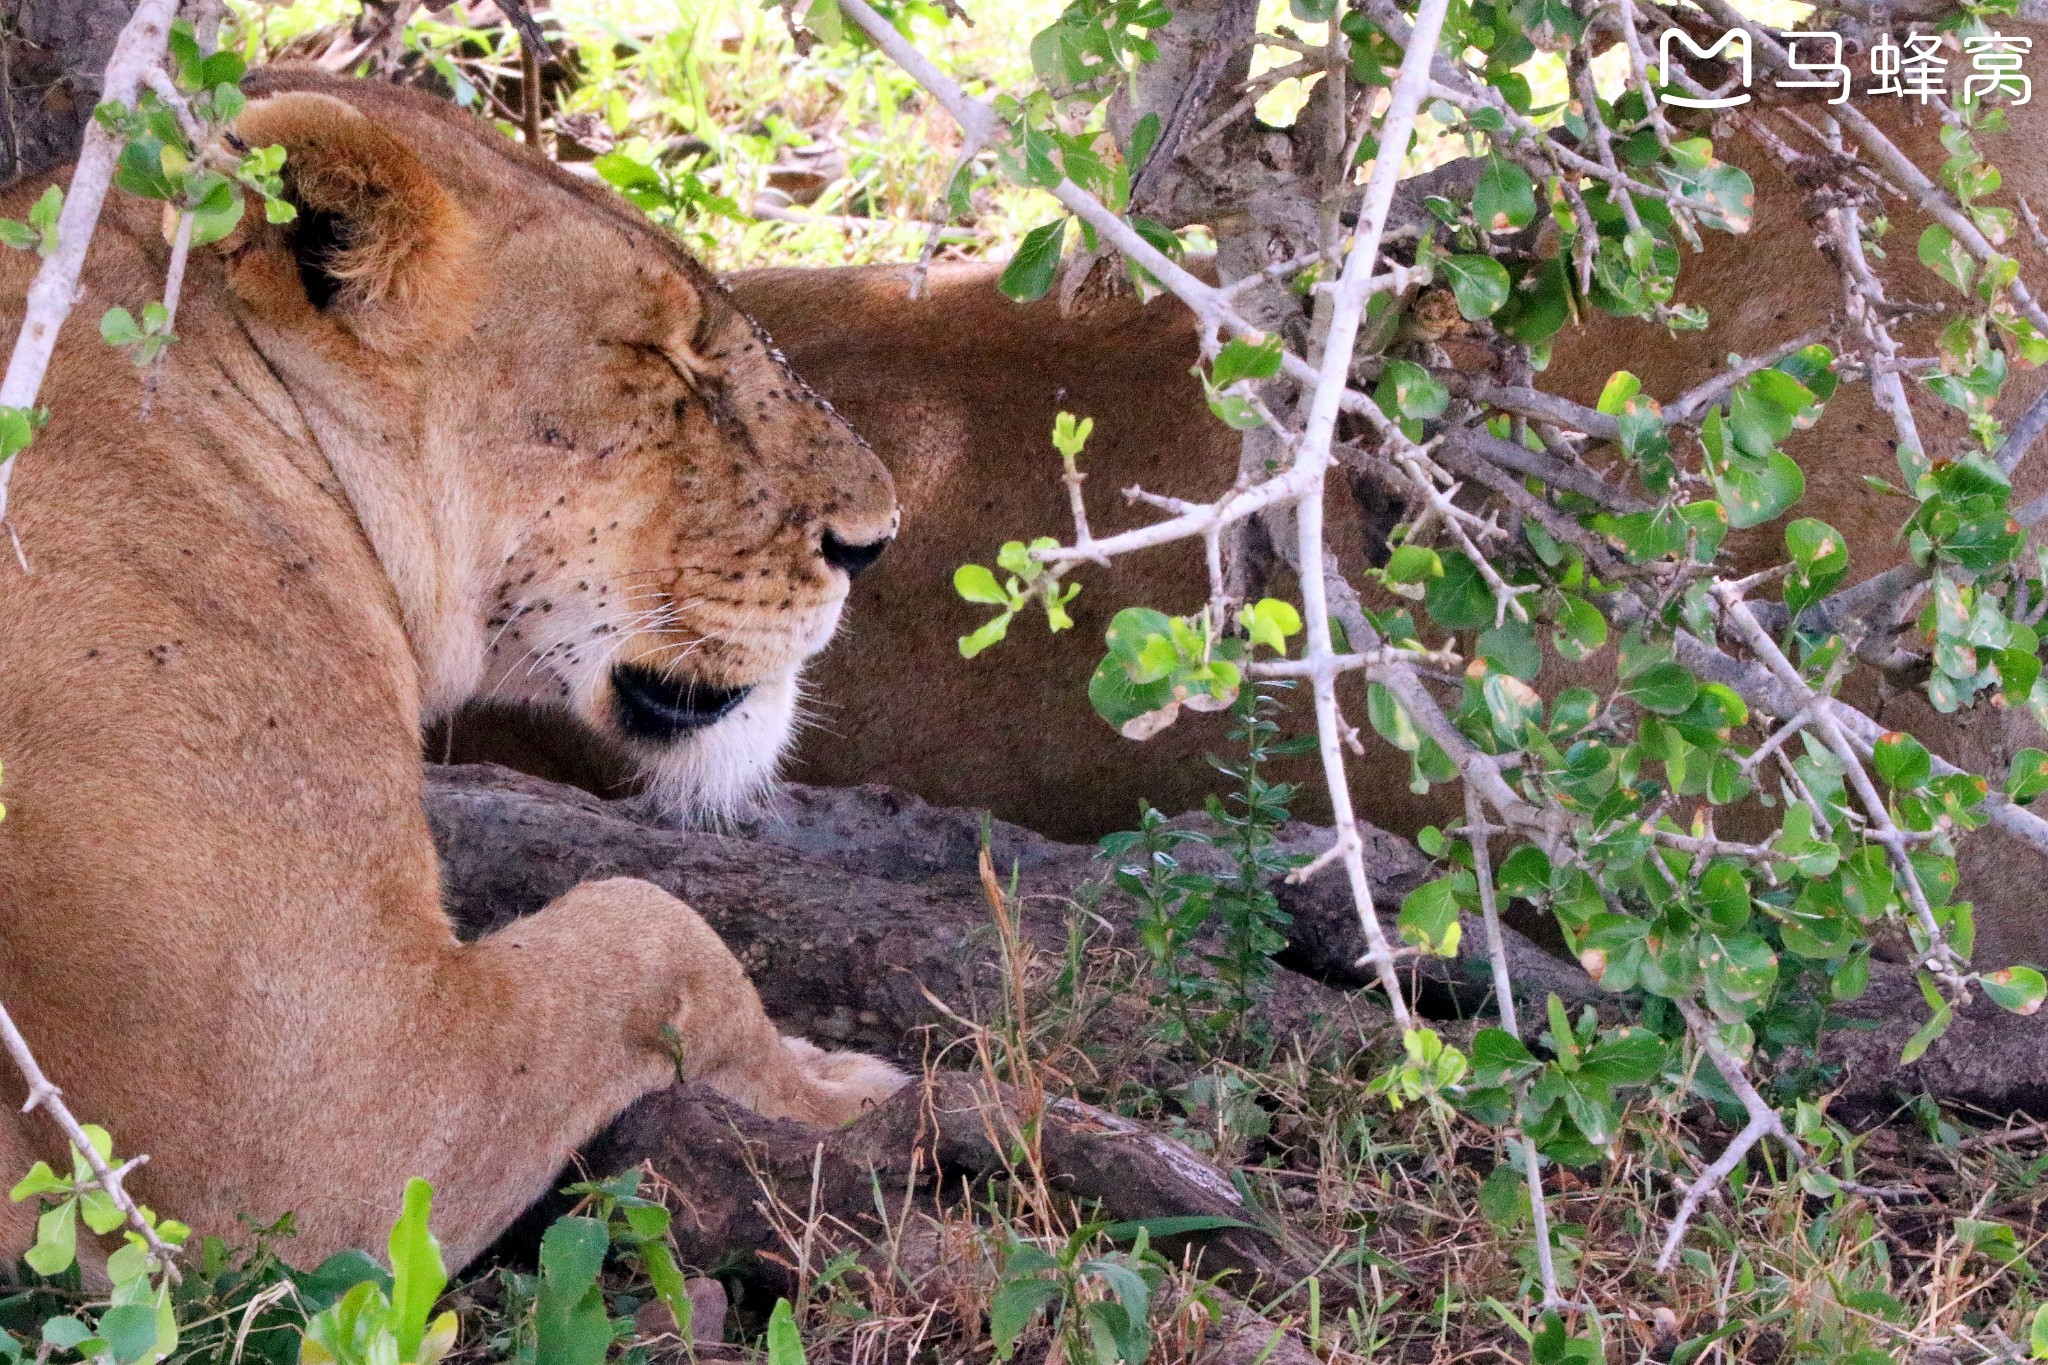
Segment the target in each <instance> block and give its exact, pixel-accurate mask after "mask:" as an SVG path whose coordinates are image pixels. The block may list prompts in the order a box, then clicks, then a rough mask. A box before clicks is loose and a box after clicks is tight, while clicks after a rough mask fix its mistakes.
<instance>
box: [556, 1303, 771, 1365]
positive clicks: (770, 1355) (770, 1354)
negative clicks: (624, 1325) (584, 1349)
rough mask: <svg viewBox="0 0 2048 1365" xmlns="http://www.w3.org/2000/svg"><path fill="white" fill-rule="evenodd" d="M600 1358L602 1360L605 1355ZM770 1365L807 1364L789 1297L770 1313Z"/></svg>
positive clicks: (601, 1307)
mask: <svg viewBox="0 0 2048 1365" xmlns="http://www.w3.org/2000/svg"><path fill="white" fill-rule="evenodd" d="M603 1310H604V1303H603V1300H602V1299H600V1300H599V1302H598V1311H599V1312H600V1314H601V1313H602V1312H603ZM607 1327H609V1324H607ZM598 1358H599V1359H600V1360H602V1359H603V1356H599V1357H598ZM543 1365H545V1362H543ZM768 1365H807V1362H806V1361H805V1360H804V1339H803V1336H802V1334H801V1333H799V1332H798V1331H797V1330H796V1311H795V1310H794V1309H792V1308H791V1307H790V1306H789V1300H788V1299H777V1300H776V1301H775V1311H774V1312H772V1313H770V1314H769V1315H768Z"/></svg>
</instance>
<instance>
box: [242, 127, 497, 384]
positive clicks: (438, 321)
mask: <svg viewBox="0 0 2048 1365" xmlns="http://www.w3.org/2000/svg"><path fill="white" fill-rule="evenodd" d="M235 134H236V136H237V137H238V138H240V139H241V141H242V142H244V143H246V144H247V145H249V146H251V147H268V146H282V147H283V148H284V149H285V163H284V173H283V175H284V197H285V198H286V199H287V200H288V201H289V202H290V203H291V204H292V206H293V207H294V208H295V209H297V210H298V215H297V217H296V218H295V219H293V221H291V222H289V223H285V224H281V225H277V226H271V225H268V224H262V223H260V222H258V221H255V220H258V219H260V216H261V215H260V214H257V213H255V212H254V211H253V206H252V213H251V215H250V218H248V219H245V231H244V232H238V233H236V234H235V235H234V237H232V238H230V239H229V240H228V241H226V242H224V243H223V244H222V245H223V247H225V248H227V249H228V252H229V258H230V272H229V273H230V279H231V282H232V283H233V286H234V289H235V292H236V293H237V294H239V295H240V296H241V297H242V298H243V300H244V301H245V302H247V303H248V304H249V305H251V306H252V307H253V308H255V309H256V310H257V311H258V312H260V313H262V314H263V315H265V316H266V317H268V318H269V319H270V320H272V321H275V322H280V323H283V322H289V321H290V320H292V319H293V318H294V317H298V318H301V319H305V320H310V315H312V314H318V315H322V316H325V317H326V318H329V319H331V320H332V321H333V322H335V323H338V324H339V325H340V326H342V327H343V328H344V329H346V330H347V331H348V332H350V333H352V334H353V335H354V336H355V337H356V338H357V339H358V340H359V341H361V342H362V344H363V345H365V346H367V347H369V348H370V349H372V350H376V351H379V352H382V353H385V354H394V353H399V352H403V351H406V350H408V349H411V348H415V347H418V346H421V345H427V344H431V343H432V342H433V341H435V340H437V339H440V338H441V337H443V336H445V335H447V334H449V333H450V332H452V331H456V330H459V329H460V328H461V327H462V326H464V325H466V323H465V321H464V320H465V319H466V316H467V313H468V309H466V308H465V307H463V306H462V301H463V300H464V299H465V298H466V297H467V296H468V294H469V293H470V292H471V291H470V288H469V287H468V285H467V284H466V281H465V276H466V275H467V274H468V273H469V270H468V267H469V264H470V260H469V258H470V249H471V246H472V244H473V242H474V239H475V233H474V232H473V231H472V229H471V227H470V223H469V216H468V214H466V213H465V212H464V211H463V208H462V206H461V205H460V204H459V203H457V202H456V200H455V196H454V195H452V194H451V193H449V191H448V190H447V188H446V187H444V186H443V185H442V184H441V182H440V181H439V180H437V179H436V178H435V177H434V174H433V172H431V171H430V170H428V169H427V167H426V165H425V164H424V163H423V162H422V161H421V160H420V159H419V157H417V156H415V155H414V154H413V153H412V151H411V150H410V149H408V148H407V147H405V146H404V145H403V144H402V143H400V142H399V141H398V140H397V139H396V138H394V137H392V136H391V135H390V134H389V133H387V132H385V131H384V130H383V129H381V128H379V127H378V126H377V125H376V124H374V123H372V122H371V121H370V120H369V119H368V118H366V117H365V116H364V115H363V114H362V113H361V112H359V111H358V110H357V109H356V108H355V107H354V106H352V105H350V104H348V103H346V102H345V101H342V100H338V99H335V98H334V97H333V96H331V95H317V94H308V93H290V94H282V95H273V96H271V97H270V98H268V99H263V100H257V101H254V102H252V103H251V104H250V105H249V107H248V108H247V109H245V110H244V111H243V112H242V115H241V117H240V118H238V119H237V120H236V121H235Z"/></svg>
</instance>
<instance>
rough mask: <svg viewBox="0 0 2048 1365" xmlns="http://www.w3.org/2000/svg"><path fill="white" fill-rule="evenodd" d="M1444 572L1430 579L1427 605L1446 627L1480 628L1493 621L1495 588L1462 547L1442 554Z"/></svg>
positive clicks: (1438, 621) (1432, 617)
mask: <svg viewBox="0 0 2048 1365" xmlns="http://www.w3.org/2000/svg"><path fill="white" fill-rule="evenodd" d="M1441 559H1442V562H1443V574H1442V576H1441V577H1438V578H1434V579H1431V580H1430V583H1429V591H1428V594H1427V595H1426V596H1425V597H1424V599H1423V605H1425V606H1426V607H1428V609H1429V614H1430V617H1431V619H1432V620H1434V621H1435V622H1436V623H1437V624H1438V625H1440V626H1442V627H1443V628H1444V629H1445V630H1476V629H1480V628H1483V627H1485V626H1490V625H1492V624H1493V590H1492V589H1491V588H1489V587H1487V586H1486V580H1485V579H1484V578H1482V577H1480V574H1479V569H1478V568H1477V566H1475V565H1474V564H1473V563H1472V561H1471V560H1469V559H1467V558H1466V557H1465V554H1464V552H1463V551H1462V550H1447V551H1445V552H1444V553H1443V555H1442V556H1441Z"/></svg>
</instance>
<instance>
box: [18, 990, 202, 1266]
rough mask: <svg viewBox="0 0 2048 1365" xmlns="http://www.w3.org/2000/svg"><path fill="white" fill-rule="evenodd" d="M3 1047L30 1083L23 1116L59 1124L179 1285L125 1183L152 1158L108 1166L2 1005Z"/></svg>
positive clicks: (164, 1248)
mask: <svg viewBox="0 0 2048 1365" xmlns="http://www.w3.org/2000/svg"><path fill="white" fill-rule="evenodd" d="M0 1045H4V1046H5V1047H6V1048H7V1055H8V1056H10V1057H12V1058H13V1059H14V1065H15V1066H16V1067H17V1068H18V1069H19V1070H20V1072H21V1078H22V1079H23V1080H25V1081H27V1082H28V1103H26V1104H24V1105H22V1106H21V1112H22V1113H24V1114H26V1113H29V1112H31V1111H33V1110H36V1109H40V1110H42V1111H43V1112H44V1113H46V1114H48V1115H49V1116H50V1117H51V1118H52V1119H53V1120H55V1122H56V1124H57V1127H58V1128H60V1129H62V1130H63V1132H64V1136H65V1137H67V1138H69V1139H70V1140H71V1145H72V1146H73V1147H75V1148H77V1149H78V1154H79V1155H80V1156H82V1157H84V1158H85V1164H86V1165H87V1166H88V1167H89V1168H90V1169H91V1171H92V1174H93V1181H94V1183H95V1184H97V1185H98V1186H99V1187H100V1189H102V1190H104V1191H105V1192H106V1196H107V1198H108V1199H110V1200H112V1201H113V1203H114V1207H115V1208H117V1209H119V1210H121V1212H122V1213H124V1214H126V1215H127V1216H128V1223H129V1225H130V1226H131V1227H133V1228H134V1229H135V1231H136V1232H137V1233H138V1234H139V1235H140V1236H141V1238H142V1240H143V1243H144V1245H146V1246H148V1248H149V1250H150V1253H151V1254H152V1255H154V1256H155V1257H156V1258H157V1262H158V1264H160V1265H161V1266H163V1268H164V1274H165V1275H166V1276H167V1277H168V1278H169V1279H170V1281H171V1283H172V1284H176V1283H178V1267H177V1265H176V1264H175V1263H174V1262H173V1260H172V1258H173V1257H174V1256H176V1255H177V1253H176V1252H175V1251H174V1250H172V1248H171V1247H170V1246H168V1245H166V1244H165V1242H164V1240H163V1239H162V1238H161V1237H159V1236H157V1233H156V1229H155V1228H154V1227H152V1226H151V1225H150V1222H149V1220H148V1219H147V1218H144V1217H143V1216H142V1210H141V1209H140V1208H138V1207H137V1206H136V1203H135V1199H134V1196H132V1195H130V1194H129V1193H128V1190H127V1188H126V1186H125V1185H124V1184H123V1183H122V1182H123V1181H124V1180H125V1179H126V1177H127V1175H128V1173H129V1172H130V1171H132V1170H134V1169H135V1168H136V1167H137V1166H140V1165H141V1164H142V1163H143V1162H145V1161H147V1160H149V1158H148V1157H146V1156H138V1157H133V1158H131V1159H129V1160H128V1161H125V1162H123V1163H122V1164H121V1167H120V1169H118V1170H116V1169H114V1168H112V1167H110V1166H108V1165H107V1161H106V1158H105V1157H103V1156H101V1155H100V1153H99V1149H98V1148H97V1147H94V1146H93V1145H92V1139H91V1138H90V1137H87V1136H86V1132H85V1126H84V1125H83V1124H81V1123H80V1122H79V1121H78V1119H77V1118H76V1117H75V1116H73V1114H72V1112H71V1110H70V1109H69V1108H68V1107H67V1106H66V1105H65V1103H64V1092H63V1091H61V1090H59V1089H58V1088H57V1087H56V1086H55V1085H53V1084H52V1083H51V1081H50V1078H49V1077H48V1076H45V1075H44V1074H43V1068H42V1067H41V1066H40V1065H38V1064H37V1062H36V1057H35V1054H34V1053H33V1052H31V1051H29V1046H28V1040H27V1039H26V1038H23V1037H22V1036H21V1030H20V1029H18V1028H16V1027H15V1025H14V1017H13V1016H12V1015H10V1014H8V1012H7V1009H6V1007H5V1006H4V1005H0Z"/></svg>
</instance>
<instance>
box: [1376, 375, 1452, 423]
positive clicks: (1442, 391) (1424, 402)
mask: <svg viewBox="0 0 2048 1365" xmlns="http://www.w3.org/2000/svg"><path fill="white" fill-rule="evenodd" d="M1373 399H1374V401H1376V402H1377V403H1378V404H1379V405H1380V409H1381V411H1383V412H1385V413H1386V414H1387V416H1389V417H1407V418H1412V419H1414V420H1416V421H1425V420H1427V419H1429V418H1432V417H1441V416H1442V415H1443V411H1444V409H1445V408H1447V407H1449V406H1450V404H1451V393H1450V390H1449V389H1446V388H1445V387H1444V386H1443V385H1442V384H1440V383H1438V382H1437V378H1436V376H1435V375H1433V374H1431V373H1430V372H1429V371H1428V370H1425V369H1423V368H1422V367H1421V366H1420V365H1417V364H1416V363H1415V362H1414V361H1412V360H1389V361H1388V362H1387V363H1386V367H1385V368H1384V369H1382V370H1381V371H1380V382H1379V387H1378V388H1377V389H1375V390H1374V391H1373Z"/></svg>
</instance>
